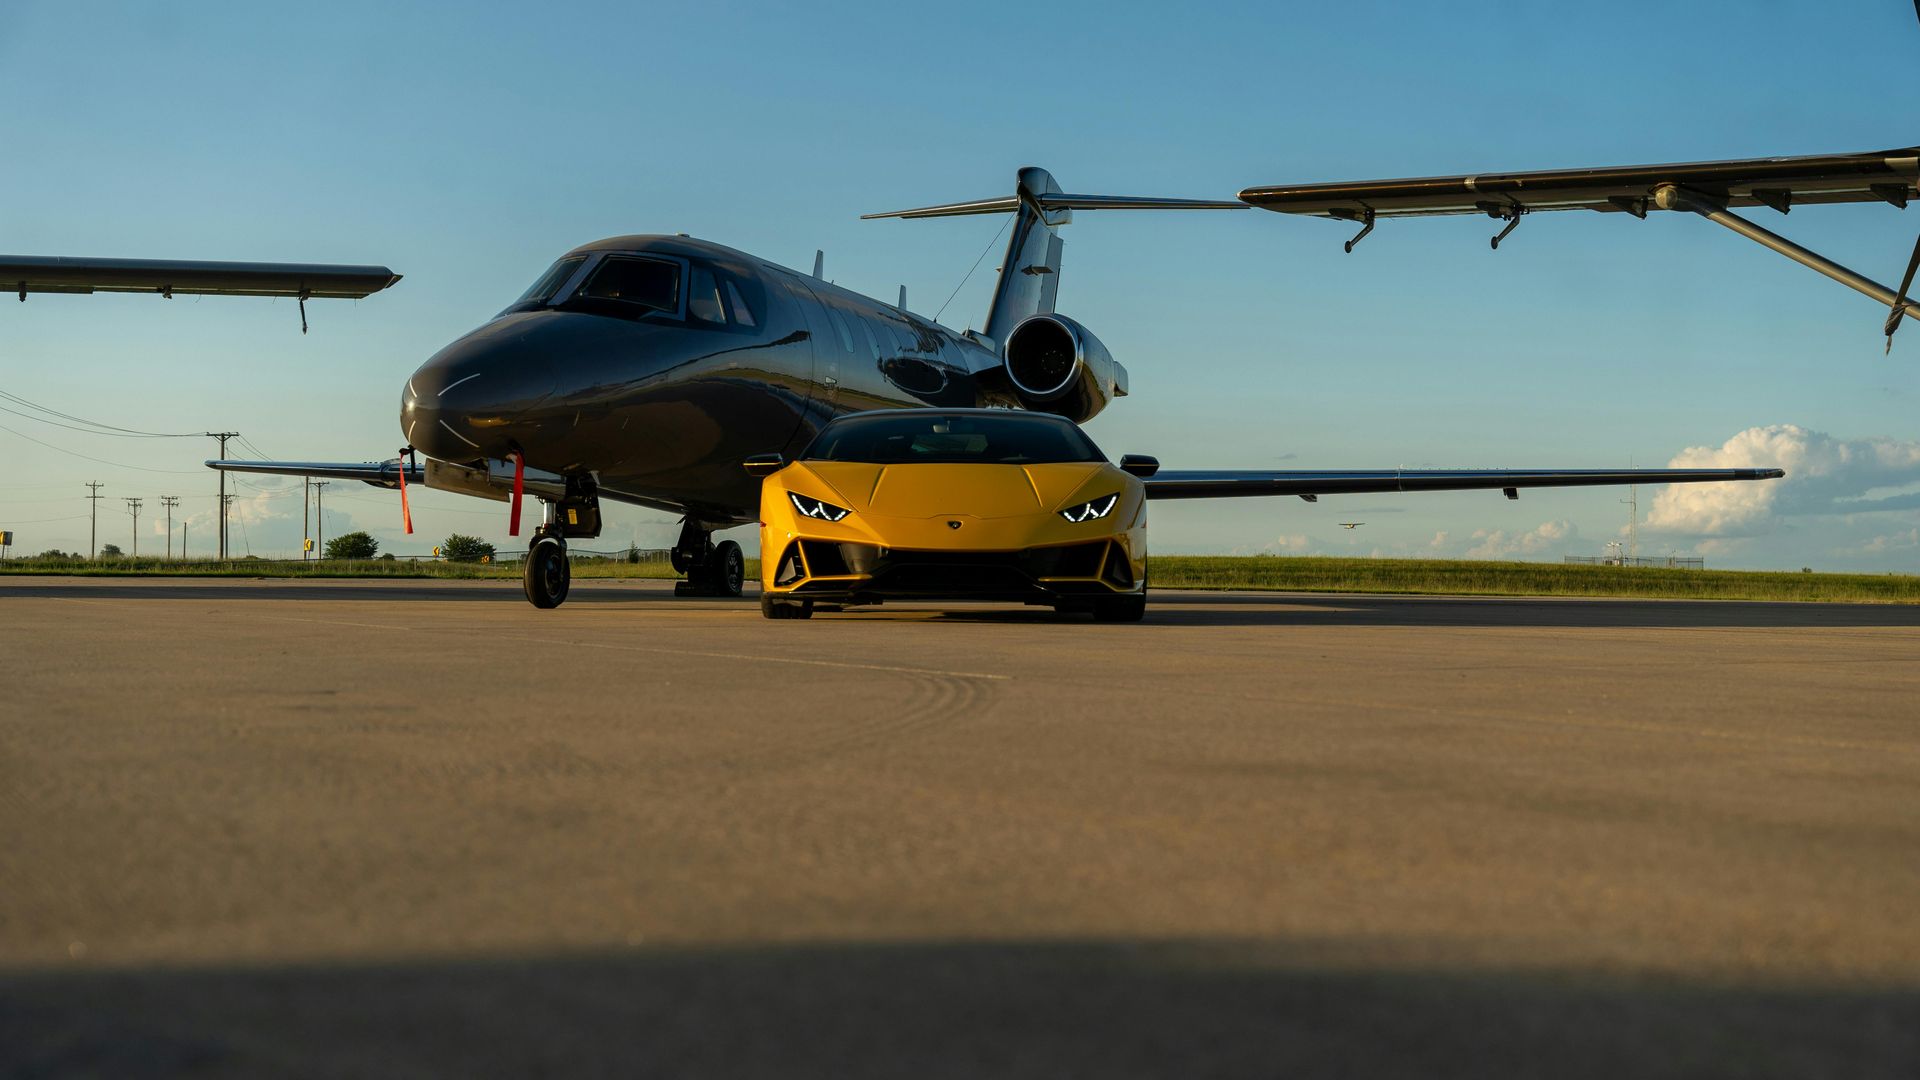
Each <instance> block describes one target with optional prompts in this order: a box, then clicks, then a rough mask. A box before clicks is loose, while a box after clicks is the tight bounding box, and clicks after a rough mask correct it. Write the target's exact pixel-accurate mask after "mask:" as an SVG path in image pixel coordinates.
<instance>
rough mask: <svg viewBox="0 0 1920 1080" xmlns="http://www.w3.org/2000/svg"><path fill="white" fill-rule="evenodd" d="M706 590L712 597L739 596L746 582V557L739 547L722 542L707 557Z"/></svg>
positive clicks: (728, 541) (731, 543)
mask: <svg viewBox="0 0 1920 1080" xmlns="http://www.w3.org/2000/svg"><path fill="white" fill-rule="evenodd" d="M706 571H707V589H708V591H709V593H710V594H711V595H713V596H739V595H740V590H741V588H742V587H743V586H744V585H745V584H746V582H747V557H746V556H745V555H742V554H741V553H740V545H739V544H736V543H734V542H733V541H731V540H722V541H720V542H719V543H718V544H715V545H714V546H713V554H712V555H709V556H708V557H707V566H706Z"/></svg>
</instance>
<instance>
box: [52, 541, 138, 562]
mask: <svg viewBox="0 0 1920 1080" xmlns="http://www.w3.org/2000/svg"><path fill="white" fill-rule="evenodd" d="M54 554H55V555H58V554H60V553H59V552H57V551H56V552H54ZM125 554H126V552H124V551H121V550H120V545H119V544H101V545H100V557H101V558H103V559H117V558H119V557H120V556H122V555H125Z"/></svg>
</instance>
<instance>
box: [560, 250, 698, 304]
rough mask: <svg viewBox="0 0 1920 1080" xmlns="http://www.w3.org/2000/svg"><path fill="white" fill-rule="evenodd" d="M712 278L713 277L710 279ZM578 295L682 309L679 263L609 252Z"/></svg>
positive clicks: (591, 298)
mask: <svg viewBox="0 0 1920 1080" xmlns="http://www.w3.org/2000/svg"><path fill="white" fill-rule="evenodd" d="M709 280H710V279H709ZM575 299H580V300H612V301H617V302H618V303H620V304H622V305H631V306H632V307H634V308H640V309H647V310H652V311H664V312H666V313H667V314H669V315H678V314H679V313H680V264H679V263H672V262H665V261H662V260H660V259H642V258H634V257H630V256H624V255H609V256H608V257H607V258H605V259H603V260H601V262H600V266H599V268H598V269H596V270H594V272H593V276H592V277H590V278H588V279H587V283H586V284H585V285H583V286H581V288H580V289H579V291H578V293H577V294H576V296H575Z"/></svg>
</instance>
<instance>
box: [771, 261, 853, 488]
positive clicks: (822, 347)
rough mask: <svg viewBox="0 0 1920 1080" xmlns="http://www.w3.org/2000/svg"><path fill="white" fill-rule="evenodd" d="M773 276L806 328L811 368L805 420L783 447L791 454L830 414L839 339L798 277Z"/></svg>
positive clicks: (807, 441)
mask: <svg viewBox="0 0 1920 1080" xmlns="http://www.w3.org/2000/svg"><path fill="white" fill-rule="evenodd" d="M774 276H777V277H778V279H779V281H780V284H781V285H782V286H783V287H784V288H785V289H786V290H787V297H788V298H789V299H791V300H792V301H793V306H794V307H795V308H797V309H798V310H799V312H800V317H801V319H802V325H804V326H805V327H806V330H807V344H808V345H809V346H811V348H812V350H813V370H812V374H811V376H810V377H809V378H808V380H807V385H806V393H807V398H808V400H807V419H806V421H805V422H803V423H802V424H801V425H800V429H799V430H798V431H796V432H794V435H793V441H792V442H791V443H789V444H788V447H787V452H788V453H794V452H796V451H798V450H800V449H801V448H802V447H804V446H806V445H807V444H808V443H810V442H812V441H813V436H814V434H815V433H816V432H818V431H819V430H820V427H821V425H823V424H825V423H826V422H827V421H828V420H831V419H833V417H834V412H835V410H834V407H833V394H832V391H833V390H834V389H835V388H837V386H838V384H839V378H840V368H839V356H840V354H839V351H838V350H839V348H840V342H839V341H838V340H837V337H836V334H835V332H834V329H833V323H832V321H831V320H829V319H828V318H827V312H826V308H825V307H824V306H823V305H822V304H821V303H820V300H819V298H818V297H816V296H815V295H814V293H813V290H812V289H809V288H807V286H806V283H805V282H803V281H801V280H800V279H799V278H796V277H789V276H787V275H786V274H779V275H774Z"/></svg>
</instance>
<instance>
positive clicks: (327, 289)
mask: <svg viewBox="0 0 1920 1080" xmlns="http://www.w3.org/2000/svg"><path fill="white" fill-rule="evenodd" d="M399 280H400V275H399V274H396V273H394V272H393V271H391V270H389V269H387V268H386V267H384V266H330V265H325V264H320V263H255V262H189V261H185V260H180V259H83V258H75V257H72V256H67V255H0V288H5V289H6V290H8V291H9V292H18V293H19V294H20V299H22V300H25V299H26V298H27V297H26V294H27V293H33V292H38V293H93V292H142V293H159V294H160V295H162V296H172V295H173V294H175V293H182V294H189V295H193V294H202V295H211V296H289V297H306V298H320V297H327V298H335V299H348V300H358V299H360V298H362V297H366V296H371V295H372V294H374V293H377V292H379V291H380V290H381V289H384V288H387V287H388V286H390V285H392V284H393V283H395V282H397V281H399Z"/></svg>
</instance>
